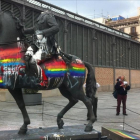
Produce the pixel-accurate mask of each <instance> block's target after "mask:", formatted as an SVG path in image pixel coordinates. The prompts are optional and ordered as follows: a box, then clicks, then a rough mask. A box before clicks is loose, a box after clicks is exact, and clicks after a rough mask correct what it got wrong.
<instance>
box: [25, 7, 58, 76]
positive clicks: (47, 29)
mask: <svg viewBox="0 0 140 140" xmlns="http://www.w3.org/2000/svg"><path fill="white" fill-rule="evenodd" d="M58 31H59V26H58V24H57V22H56V19H55V17H54V15H53V14H52V13H51V11H50V10H49V9H48V10H47V11H45V12H41V14H40V16H39V17H38V18H37V24H36V25H35V26H34V27H32V28H28V29H24V33H25V34H35V35H36V36H37V39H38V41H37V42H36V43H35V45H33V44H32V45H31V46H30V47H28V49H27V51H26V53H25V61H26V64H27V67H28V66H29V67H32V69H34V71H35V73H36V74H37V75H39V73H38V65H37V61H38V60H39V61H40V60H43V59H46V58H47V57H48V56H49V55H51V54H55V53H56V52H54V51H56V42H55V38H54V35H55V34H56V33H57V32H58ZM45 53H46V55H48V56H44V54H45Z"/></svg>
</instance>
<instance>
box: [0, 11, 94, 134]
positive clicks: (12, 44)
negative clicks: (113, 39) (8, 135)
mask: <svg viewBox="0 0 140 140" xmlns="http://www.w3.org/2000/svg"><path fill="white" fill-rule="evenodd" d="M22 30H23V26H22V25H21V24H20V22H19V20H18V19H17V18H16V17H15V16H14V15H13V13H11V12H8V11H7V12H1V13H0V88H5V89H8V90H9V92H10V93H11V95H12V96H13V98H14V99H15V101H16V103H17V105H18V107H19V109H20V110H21V113H22V115H23V125H22V126H21V128H20V130H19V134H26V132H27V126H28V125H29V124H30V119H29V116H28V113H27V111H26V108H25V104H24V100H23V96H22V88H30V89H38V90H50V89H55V88H58V89H59V91H60V93H61V94H62V95H63V96H64V97H66V98H67V99H68V100H69V103H68V104H67V105H66V106H65V107H64V109H62V110H61V112H60V113H59V114H58V115H57V125H58V128H59V129H61V128H63V125H64V122H63V120H62V118H63V116H64V114H65V113H66V112H67V111H68V110H69V109H70V108H71V107H73V106H74V105H75V104H76V103H77V102H78V100H80V101H82V102H83V103H84V104H85V106H86V107H87V110H88V117H89V123H88V124H87V125H86V127H85V131H86V132H89V131H92V128H93V126H92V125H93V123H94V122H95V116H94V113H93V109H92V103H94V95H95V93H96V79H95V75H94V71H93V69H92V67H91V65H90V64H89V63H87V62H83V61H81V60H80V61H81V63H77V61H76V59H78V60H79V58H78V57H76V56H72V62H71V63H70V64H66V63H65V61H64V60H63V59H60V58H59V57H58V56H57V55H54V56H52V58H50V59H46V60H45V61H44V62H41V63H40V64H39V67H40V69H41V72H40V77H38V76H36V75H30V74H29V73H28V74H27V73H26V66H25V60H24V54H25V52H26V50H27V47H26V45H27V43H26V45H25V41H24V40H25V36H24V34H23V32H22ZM17 38H18V39H17ZM86 68H87V69H88V74H87V80H86V94H87V95H88V97H87V96H86V95H85V94H84V92H83V83H84V81H85V77H86ZM31 71H34V70H33V69H31Z"/></svg>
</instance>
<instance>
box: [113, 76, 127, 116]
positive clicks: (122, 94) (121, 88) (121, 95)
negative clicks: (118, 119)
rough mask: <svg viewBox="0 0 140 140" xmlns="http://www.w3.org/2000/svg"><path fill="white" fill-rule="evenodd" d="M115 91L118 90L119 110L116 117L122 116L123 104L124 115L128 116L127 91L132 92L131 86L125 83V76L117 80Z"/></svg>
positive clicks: (117, 109)
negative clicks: (121, 106) (121, 108)
mask: <svg viewBox="0 0 140 140" xmlns="http://www.w3.org/2000/svg"><path fill="white" fill-rule="evenodd" d="M115 90H117V108H116V115H117V116H118V115H119V114H120V105H121V102H122V104H123V115H127V114H126V99H127V91H128V90H130V86H129V85H128V83H127V82H126V81H125V76H119V77H118V79H117V83H116V85H115Z"/></svg>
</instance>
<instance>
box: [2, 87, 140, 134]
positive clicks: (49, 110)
mask: <svg viewBox="0 0 140 140" xmlns="http://www.w3.org/2000/svg"><path fill="white" fill-rule="evenodd" d="M46 94H47V93H46ZM43 100H44V107H43V106H42V105H37V106H27V107H26V108H27V111H28V113H29V117H30V119H31V124H30V125H29V127H28V128H29V129H33V128H39V127H41V128H47V127H56V126H57V125H56V116H57V114H58V113H59V112H60V111H61V109H63V107H64V106H65V105H66V104H67V103H68V100H67V99H66V98H64V97H63V96H55V97H47V98H43ZM116 105H117V100H116V99H114V98H113V96H112V93H111V92H99V93H98V112H97V117H98V118H97V121H96V122H95V123H94V125H93V128H94V129H95V130H97V131H101V127H102V126H103V127H107V128H114V129H122V130H123V129H124V130H128V131H132V132H135V133H137V134H140V88H138V89H131V90H130V91H129V92H128V98H127V105H126V106H127V109H128V110H127V114H128V116H126V117H125V118H124V116H123V114H122V113H120V115H119V116H116ZM43 108H44V109H43ZM13 112H14V113H13ZM42 112H43V114H44V115H42ZM45 114H46V115H45ZM86 114H87V110H86V107H85V105H84V104H83V103H82V102H81V101H79V102H78V103H77V104H76V105H75V106H74V107H73V108H72V109H70V110H69V111H68V112H67V113H66V114H65V115H64V123H65V126H72V125H85V124H87V121H86ZM124 122H125V123H124ZM22 124H23V118H22V115H21V113H20V110H19V109H18V107H17V105H16V104H15V103H13V102H0V131H3V130H18V129H19V128H20V127H21V125H22ZM133 127H134V128H136V129H134V128H133Z"/></svg>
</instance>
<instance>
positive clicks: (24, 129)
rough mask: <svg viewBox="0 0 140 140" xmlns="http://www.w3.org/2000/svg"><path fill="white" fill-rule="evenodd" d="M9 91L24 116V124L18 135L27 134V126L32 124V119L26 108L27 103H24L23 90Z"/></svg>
mask: <svg viewBox="0 0 140 140" xmlns="http://www.w3.org/2000/svg"><path fill="white" fill-rule="evenodd" d="M8 90H9V92H10V93H11V94H12V96H13V98H14V99H15V101H16V103H17V105H18V107H19V109H20V110H21V113H22V115H23V121H24V123H23V125H22V126H21V128H20V130H19V132H18V134H26V132H27V125H28V124H30V119H29V116H28V113H27V111H26V108H25V103H24V100H23V96H22V90H21V89H14V90H11V89H8Z"/></svg>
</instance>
